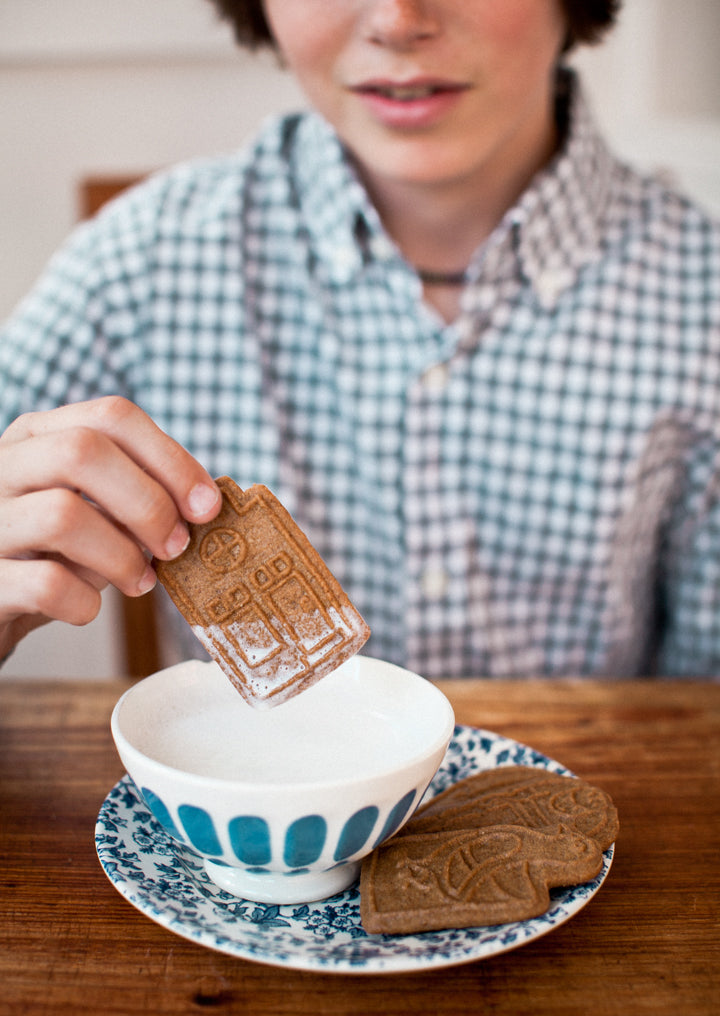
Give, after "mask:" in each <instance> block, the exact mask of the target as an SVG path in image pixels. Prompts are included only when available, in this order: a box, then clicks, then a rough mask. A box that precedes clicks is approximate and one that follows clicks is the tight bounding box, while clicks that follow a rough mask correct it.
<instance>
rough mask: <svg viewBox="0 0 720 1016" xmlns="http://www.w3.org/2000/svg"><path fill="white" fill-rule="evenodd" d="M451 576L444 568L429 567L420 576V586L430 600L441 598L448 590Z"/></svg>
mask: <svg viewBox="0 0 720 1016" xmlns="http://www.w3.org/2000/svg"><path fill="white" fill-rule="evenodd" d="M449 583H450V576H449V575H448V573H447V572H446V571H444V570H443V569H442V568H427V569H426V570H425V571H424V572H423V573H422V575H421V577H420V588H421V589H422V591H423V594H424V596H425V597H426V598H427V599H428V600H440V599H442V597H443V596H444V595H445V593H446V592H447V588H448V585H449Z"/></svg>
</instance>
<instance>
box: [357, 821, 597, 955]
mask: <svg viewBox="0 0 720 1016" xmlns="http://www.w3.org/2000/svg"><path fill="white" fill-rule="evenodd" d="M601 866H602V851H601V850H600V849H599V847H598V846H597V845H596V843H595V842H594V841H593V840H591V839H589V838H588V837H586V836H582V835H580V834H578V833H573V832H571V831H570V830H563V831H562V832H561V833H560V834H554V833H547V832H542V831H541V830H538V829H527V828H525V827H524V826H504V825H501V826H490V827H489V828H486V829H460V830H455V831H453V830H449V831H447V832H437V833H424V834H423V833H419V834H417V835H405V836H398V837H394V838H393V839H391V840H389V841H388V842H387V843H386V844H384V845H383V846H381V847H379V848H378V849H377V850H375V851H374V852H373V853H372V854H371V855H370V857H369V858H366V860H365V861H364V862H363V867H362V873H361V879H360V914H361V919H362V924H363V927H364V928H365V930H366V931H368V932H370V933H371V934H375V933H383V934H386V935H405V934H414V933H416V932H419V931H437V930H440V929H442V928H467V927H472V926H476V925H494V924H506V923H507V922H508V921H525V920H527V919H529V918H531V917H538V916H539V915H540V914H543V913H545V911H546V910H547V908H548V907H549V905H550V894H549V891H548V890H549V889H550V888H552V887H553V886H559V885H573V884H574V883H577V882H586V881H587V880H588V879H590V878H593V877H594V876H595V875H597V873H598V872H599V871H600V868H601Z"/></svg>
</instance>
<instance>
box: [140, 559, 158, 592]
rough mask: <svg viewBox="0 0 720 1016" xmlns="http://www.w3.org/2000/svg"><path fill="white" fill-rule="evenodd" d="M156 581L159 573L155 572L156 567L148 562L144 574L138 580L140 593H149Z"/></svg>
mask: <svg viewBox="0 0 720 1016" xmlns="http://www.w3.org/2000/svg"><path fill="white" fill-rule="evenodd" d="M156 582H157V575H156V574H155V569H154V568H153V567H152V565H150V564H147V565H146V566H145V571H144V572H143V576H142V578H141V579H140V581H139V582H138V592H139V593H140V595H141V596H143V595H144V594H145V593H149V592H150V590H151V589H152V588H153V586H154V585H155V583H156Z"/></svg>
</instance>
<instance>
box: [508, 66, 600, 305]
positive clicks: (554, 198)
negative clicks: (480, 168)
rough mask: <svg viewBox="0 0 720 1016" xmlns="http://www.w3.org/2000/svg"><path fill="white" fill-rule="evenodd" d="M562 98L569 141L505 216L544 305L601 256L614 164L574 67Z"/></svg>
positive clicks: (564, 79) (564, 80)
mask: <svg viewBox="0 0 720 1016" xmlns="http://www.w3.org/2000/svg"><path fill="white" fill-rule="evenodd" d="M558 102H560V103H566V104H567V117H568V132H567V135H566V138H565V142H564V144H563V146H562V148H561V149H560V151H559V152H558V154H557V155H556V156H555V158H554V159H553V160H552V162H551V163H550V164H549V165H548V166H546V167H545V169H543V170H542V171H541V172H540V173H539V174H538V175H537V176H536V178H535V180H534V181H533V182H532V183H531V184H530V187H529V188H528V189H527V190H526V191H525V193H524V194H523V195H522V197H521V198H520V200H519V202H518V203H517V205H515V206H514V207H513V208H512V209H510V211H509V212H508V213H507V215H506V216H505V220H504V226H505V228H506V229H507V228H508V227H509V228H510V229H512V230H513V231H514V233H515V236H516V246H517V253H518V258H519V262H520V269H521V271H522V273H523V274H524V276H525V278H527V279H528V281H529V282H530V284H531V285H532V287H533V290H534V292H535V295H536V297H537V299H538V300H539V302H540V303H541V304H542V306H543V307H545V308H546V309H552V308H553V307H554V306H555V304H556V303H557V301H558V299H559V298H560V296H561V295H562V293H563V292H564V291H565V290H566V289H569V288H570V287H571V286H572V285H573V284H574V282H575V280H576V278H577V276H578V273H579V272H580V270H581V269H582V268H583V266H584V265H586V264H588V263H589V262H590V261H592V260H593V259H594V258H595V257H597V253H598V251H599V247H600V243H601V238H602V235H603V223H604V220H605V213H606V206H607V200H608V194H609V189H610V178H611V175H612V172H613V166H614V159H613V157H612V155H611V153H610V151H609V150H608V148H607V147H606V145H605V143H604V141H603V140H602V138H601V137H600V135H599V133H598V131H597V129H596V126H595V123H594V120H593V117H592V115H591V113H590V110H589V108H588V105H587V103H586V101H585V97H584V96H583V94H582V90H581V88H580V84H579V82H578V80H577V78H576V76H575V73H574V72H573V71H570V70H563V71H561V74H560V78H559V96H558ZM500 228H502V227H500Z"/></svg>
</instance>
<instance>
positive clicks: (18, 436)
mask: <svg viewBox="0 0 720 1016" xmlns="http://www.w3.org/2000/svg"><path fill="white" fill-rule="evenodd" d="M220 503H221V498H220V493H219V491H218V489H217V487H216V486H215V484H214V482H213V480H212V478H211V477H210V476H209V474H208V473H207V472H206V471H205V470H204V469H203V468H202V466H201V465H200V464H199V463H198V462H197V461H196V460H195V459H193V457H192V456H191V455H190V454H189V453H188V452H186V451H185V450H184V449H183V448H182V447H181V446H180V445H178V444H177V442H176V441H173V440H172V439H171V438H170V437H168V436H167V434H164V433H163V432H162V431H161V430H160V429H159V428H158V427H157V426H156V425H155V424H154V423H153V422H152V420H151V419H150V418H149V417H148V416H147V415H146V414H145V413H144V412H142V410H140V409H138V407H137V406H135V405H133V404H132V403H131V402H128V401H127V400H125V399H121V398H117V397H109V398H103V399H97V400H95V401H92V402H83V403H77V404H75V405H70V406H64V407H62V408H61V409H55V410H51V411H50V412H46V413H28V414H26V415H24V416H21V417H19V418H18V419H17V420H16V421H15V422H14V423H13V424H11V426H10V427H8V429H7V430H6V432H5V434H3V435H2V437H0V657H1V656H2V655H4V654H5V653H6V652H7V651H8V650H9V649H10V648H12V646H13V645H14V644H15V643H16V642H18V641H19V639H20V638H22V637H23V635H24V634H26V632H28V631H30V630H31V629H32V628H36V627H38V625H40V624H43V623H44V622H45V621H47V620H50V619H57V620H62V621H68V622H70V623H71V624H78V625H80V624H87V623H88V622H89V621H91V620H92V619H93V618H94V617H95V616H96V615H97V613H98V611H99V609H100V590H101V589H102V588H103V587H104V586H105V585H107V583H112V584H113V585H115V586H117V587H118V589H120V590H121V591H122V592H124V593H126V594H127V595H129V596H139V595H141V594H142V593H145V592H147V591H148V590H149V589H151V588H152V586H153V585H154V584H155V574H154V572H153V570H152V568H151V567H150V564H149V561H148V555H149V554H152V555H155V556H156V557H159V558H162V559H166V560H169V559H172V558H173V557H176V556H177V555H179V554H180V553H182V551H183V549H184V548H185V546H186V544H187V541H188V531H187V527H186V525H185V520H188V521H192V522H207V521H209V520H210V519H212V518H213V517H214V516H215V515H216V514H217V512H218V511H219V509H220Z"/></svg>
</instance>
